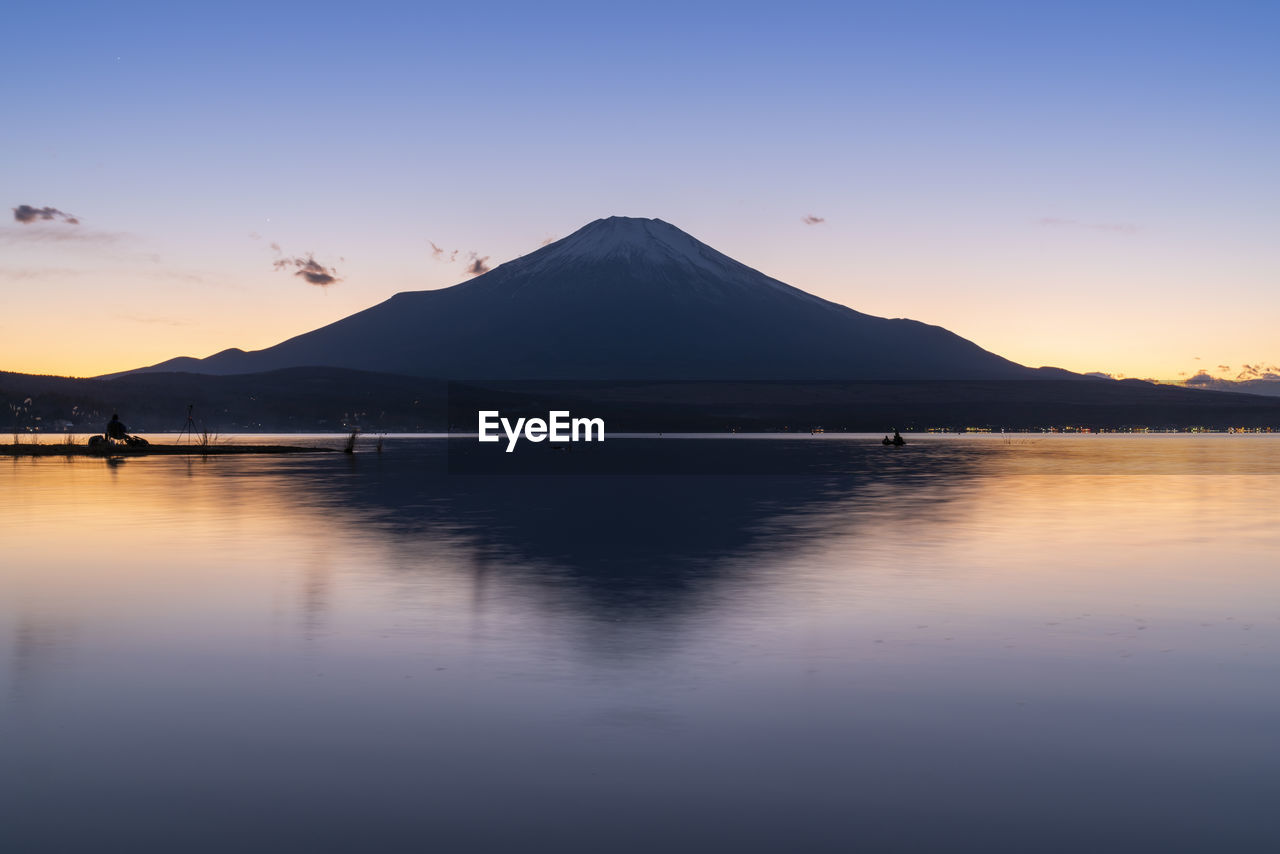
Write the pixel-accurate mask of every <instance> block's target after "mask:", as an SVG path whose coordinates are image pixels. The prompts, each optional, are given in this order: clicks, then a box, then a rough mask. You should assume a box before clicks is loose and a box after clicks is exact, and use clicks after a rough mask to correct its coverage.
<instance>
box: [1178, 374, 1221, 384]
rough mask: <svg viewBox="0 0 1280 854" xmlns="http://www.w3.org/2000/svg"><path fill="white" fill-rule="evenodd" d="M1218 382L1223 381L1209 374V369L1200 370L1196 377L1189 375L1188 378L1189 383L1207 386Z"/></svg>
mask: <svg viewBox="0 0 1280 854" xmlns="http://www.w3.org/2000/svg"><path fill="white" fill-rule="evenodd" d="M1217 382H1221V381H1220V380H1218V379H1217V378H1216V377H1211V376H1209V372H1208V371H1200V372H1199V373H1198V374H1196V375H1195V376H1194V377H1188V378H1187V380H1186V383H1187V385H1205V386H1207V385H1213V384H1214V383H1217Z"/></svg>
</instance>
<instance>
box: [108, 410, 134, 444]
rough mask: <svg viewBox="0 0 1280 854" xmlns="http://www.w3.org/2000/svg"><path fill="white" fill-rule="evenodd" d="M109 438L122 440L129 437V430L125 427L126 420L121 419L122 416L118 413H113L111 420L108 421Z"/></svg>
mask: <svg viewBox="0 0 1280 854" xmlns="http://www.w3.org/2000/svg"><path fill="white" fill-rule="evenodd" d="M107 438H108V439H118V440H120V441H121V442H123V441H124V440H125V439H128V438H129V431H128V430H127V429H126V428H125V426H124V422H123V421H121V420H120V416H119V415H118V414H116V413H112V414H111V420H110V421H108V422H107Z"/></svg>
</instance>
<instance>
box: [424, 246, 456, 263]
mask: <svg viewBox="0 0 1280 854" xmlns="http://www.w3.org/2000/svg"><path fill="white" fill-rule="evenodd" d="M427 242H428V243H430V244H431V257H432V258H434V259H436V260H437V261H441V262H444V263H445V264H452V263H453V262H454V261H457V260H458V250H457V249H454V250H453V251H452V252H450V253H448V254H449V257H448V258H446V257H444V256H445V251H444V250H443V249H441V248H440V247H439V246H436V244H435V242H434V241H431V240H428V241H427Z"/></svg>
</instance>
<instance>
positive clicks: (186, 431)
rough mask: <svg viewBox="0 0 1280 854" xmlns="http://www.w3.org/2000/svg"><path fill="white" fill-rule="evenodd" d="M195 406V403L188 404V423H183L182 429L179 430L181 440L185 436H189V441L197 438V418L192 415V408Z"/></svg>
mask: <svg viewBox="0 0 1280 854" xmlns="http://www.w3.org/2000/svg"><path fill="white" fill-rule="evenodd" d="M194 408H195V404H194V403H188V404H187V423H186V424H184V425H182V429H181V430H179V431H178V441H179V442H181V441H182V437H183V436H186V437H187V441H188V442H190V441H191V440H193V439H195V437H196V422H195V419H193V418H192V417H191V410H192V409H194Z"/></svg>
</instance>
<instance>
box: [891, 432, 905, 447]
mask: <svg viewBox="0 0 1280 854" xmlns="http://www.w3.org/2000/svg"><path fill="white" fill-rule="evenodd" d="M893 444H895V445H897V446H898V447H899V448H901V447H902V446H903V445H905V444H907V440H906V439H904V438H902V434H901V433H899V432H898V431H897V430H894V431H893Z"/></svg>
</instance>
